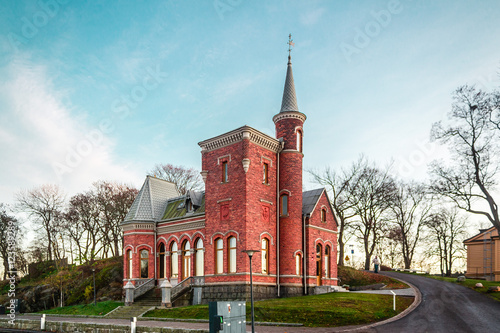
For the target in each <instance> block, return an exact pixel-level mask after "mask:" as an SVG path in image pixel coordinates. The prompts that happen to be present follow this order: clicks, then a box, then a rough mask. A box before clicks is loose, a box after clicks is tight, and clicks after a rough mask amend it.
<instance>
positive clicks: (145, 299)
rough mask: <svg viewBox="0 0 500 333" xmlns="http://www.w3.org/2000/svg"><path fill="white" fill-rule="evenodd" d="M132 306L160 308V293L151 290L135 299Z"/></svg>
mask: <svg viewBox="0 0 500 333" xmlns="http://www.w3.org/2000/svg"><path fill="white" fill-rule="evenodd" d="M132 306H149V307H153V306H161V291H160V290H159V289H157V288H154V289H151V290H150V291H148V292H147V293H145V294H144V295H142V296H141V297H139V298H138V299H136V300H135V301H134V304H133V305H132Z"/></svg>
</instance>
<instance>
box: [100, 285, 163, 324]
mask: <svg viewBox="0 0 500 333" xmlns="http://www.w3.org/2000/svg"><path fill="white" fill-rule="evenodd" d="M157 306H161V296H159V295H158V290H157V289H156V288H154V289H151V290H150V291H148V292H147V293H145V294H144V295H142V296H140V297H139V298H138V299H137V300H135V301H134V303H133V304H132V305H131V306H120V307H118V308H117V309H116V310H115V311H112V312H110V313H109V314H107V315H106V318H127V319H128V318H131V317H139V316H140V315H142V314H143V313H145V312H147V311H148V310H150V309H152V308H155V307H157Z"/></svg>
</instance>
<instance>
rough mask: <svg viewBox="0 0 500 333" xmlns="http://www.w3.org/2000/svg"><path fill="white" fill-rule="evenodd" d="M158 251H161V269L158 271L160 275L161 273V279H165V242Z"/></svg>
mask: <svg viewBox="0 0 500 333" xmlns="http://www.w3.org/2000/svg"><path fill="white" fill-rule="evenodd" d="M158 252H159V254H160V255H159V261H160V262H159V265H158V266H160V267H159V271H158V275H159V278H160V279H164V278H165V244H163V243H161V244H160V246H159V248H158Z"/></svg>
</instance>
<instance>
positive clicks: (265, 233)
mask: <svg viewBox="0 0 500 333" xmlns="http://www.w3.org/2000/svg"><path fill="white" fill-rule="evenodd" d="M264 236H268V238H269V239H270V240H271V245H274V237H273V236H271V234H270V233H269V232H267V231H264V232H263V233H261V234H260V235H259V243H261V242H262V238H264Z"/></svg>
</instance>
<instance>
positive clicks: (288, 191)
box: [280, 189, 292, 197]
mask: <svg viewBox="0 0 500 333" xmlns="http://www.w3.org/2000/svg"><path fill="white" fill-rule="evenodd" d="M285 193H286V194H288V196H290V197H291V196H292V191H290V190H287V189H283V190H281V191H280V196H281V195H282V194H285Z"/></svg>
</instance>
